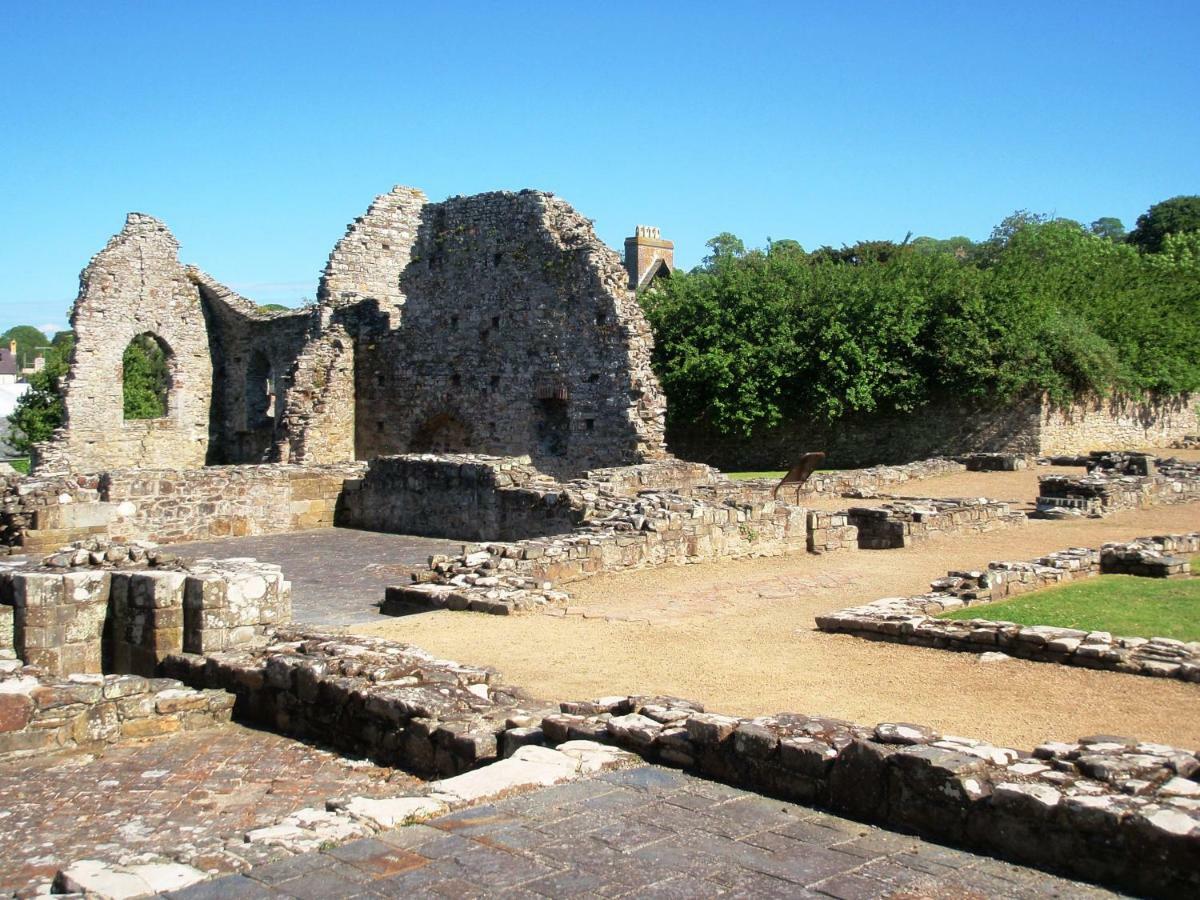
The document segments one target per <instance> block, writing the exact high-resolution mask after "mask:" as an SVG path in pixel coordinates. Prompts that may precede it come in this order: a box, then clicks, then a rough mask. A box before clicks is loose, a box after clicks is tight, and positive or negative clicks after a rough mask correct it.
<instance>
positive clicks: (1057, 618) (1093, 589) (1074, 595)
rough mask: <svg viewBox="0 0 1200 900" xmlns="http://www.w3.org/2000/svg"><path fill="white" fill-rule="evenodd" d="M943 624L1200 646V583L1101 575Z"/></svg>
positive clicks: (954, 615) (959, 613)
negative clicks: (986, 623) (1011, 626)
mask: <svg viewBox="0 0 1200 900" xmlns="http://www.w3.org/2000/svg"><path fill="white" fill-rule="evenodd" d="M1194 562H1195V560H1193V563H1194ZM939 618H942V619H959V620H962V619H993V620H1002V621H1005V622H1016V623H1018V624H1020V625H1055V626H1058V627H1060V628H1080V629H1083V630H1086V631H1107V632H1110V633H1111V634H1113V635H1116V636H1118V637H1146V638H1150V637H1169V638H1175V639H1176V640H1180V641H1200V578H1183V579H1178V580H1171V581H1168V580H1166V579H1162V578H1138V577H1135V576H1133V575H1101V576H1099V577H1097V578H1089V579H1088V580H1087V581H1081V582H1077V583H1075V584H1068V585H1063V586H1062V587H1053V588H1046V589H1044V590H1040V591H1034V592H1033V593H1031V594H1025V595H1023V596H1021V597H1016V598H1014V599H1012V600H1002V601H1000V602H999V603H988V604H986V605H983V606H970V607H966V608H965V609H956V610H953V611H952V612H947V613H942V614H941V616H939Z"/></svg>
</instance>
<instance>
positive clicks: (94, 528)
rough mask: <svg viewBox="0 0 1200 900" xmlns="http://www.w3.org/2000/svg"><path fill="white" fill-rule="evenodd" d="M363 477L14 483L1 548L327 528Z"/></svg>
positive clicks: (209, 471)
mask: <svg viewBox="0 0 1200 900" xmlns="http://www.w3.org/2000/svg"><path fill="white" fill-rule="evenodd" d="M362 470H363V465H362V464H361V463H343V464H341V465H337V466H281V465H262V466H208V467H206V468H202V469H189V470H186V471H182V472H180V471H177V470H174V469H113V470H111V471H107V472H102V473H99V474H95V475H87V476H83V475H73V476H60V477H55V478H50V479H42V478H37V477H28V478H13V479H10V480H9V483H6V484H5V485H4V486H3V487H4V493H3V495H2V496H0V540H3V541H4V542H5V544H6V545H8V546H12V547H17V546H19V547H21V549H22V550H23V551H25V552H50V551H52V550H56V549H58V548H59V547H61V546H63V545H64V544H68V543H71V542H72V541H81V540H87V539H93V538H99V539H104V540H108V539H119V540H125V541H134V540H150V541H154V542H156V543H160V544H168V543H177V542H179V541H202V540H209V539H211V538H218V537H238V536H242V535H249V534H276V533H279V532H287V531H298V530H302V529H306V528H321V527H328V526H330V525H332V524H333V521H334V514H335V512H336V509H337V505H338V501H339V499H340V498H341V495H342V492H343V489H344V485H345V483H346V481H347V480H351V481H353V480H354V479H357V478H358V477H359V476H360V475H361V474H362Z"/></svg>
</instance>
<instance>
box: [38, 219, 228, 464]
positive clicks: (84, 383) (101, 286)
mask: <svg viewBox="0 0 1200 900" xmlns="http://www.w3.org/2000/svg"><path fill="white" fill-rule="evenodd" d="M71 327H72V329H73V330H74V332H75V348H74V350H73V351H72V355H71V365H70V371H69V373H68V375H67V378H66V385H65V392H64V397H65V407H66V421H65V424H64V426H63V428H62V429H61V430H60V431H59V433H58V434H57V435H56V438H55V440H54V442H53V445H52V446H51V447H49V448H46V449H45V450H44V451H43V453H42V454H41V459H40V462H41V463H42V466H43V468H52V469H59V470H91V471H96V470H98V469H102V468H105V467H110V466H127V465H133V464H136V465H142V466H149V467H163V466H168V467H176V468H192V467H196V466H202V465H204V463H205V459H206V456H207V451H208V436H209V405H210V401H211V394H212V358H211V356H210V354H209V346H208V332H207V328H206V326H205V321H204V311H203V309H202V308H201V304H200V295H199V291H198V290H197V288H196V285H195V284H193V283H192V281H191V280H190V279H189V278H188V275H187V272H186V270H185V269H184V267H183V266H182V265H180V263H179V244H178V242H177V241H176V240H175V238H174V236H173V235H172V234H171V232H170V231H168V230H167V227H166V226H165V225H164V224H163V223H162V222H160V221H158V220H157V219H155V218H153V217H151V216H147V215H144V214H142V213H130V214H129V216H128V217H127V218H126V220H125V227H124V228H122V229H121V231H120V232H119V233H118V234H117V235H115V236H114V237H113V238H112V239H111V240H110V241H109V242H108V244H107V246H105V248H104V249H103V250H101V251H100V252H99V253H98V254H96V256H95V257H93V258H92V261H91V262H90V263H89V264H88V266H87V268H86V269H84V270H83V273H82V274H81V275H80V289H79V297H78V299H77V300H76V301H75V306H74V308H73V310H72V312H71ZM143 334H149V335H153V336H154V337H155V338H156V339H157V340H158V341H159V343H160V345H161V346H162V347H163V348H164V349H165V350H166V351H167V356H168V367H169V370H170V379H171V383H170V391H169V393H168V396H167V414H166V415H165V416H164V417H162V418H159V419H138V420H127V419H125V417H124V404H123V379H122V376H123V372H122V357H123V356H124V353H125V349H126V347H127V346H128V345H129V343H130V341H132V340H133V339H134V338H135V337H137V336H139V335H143Z"/></svg>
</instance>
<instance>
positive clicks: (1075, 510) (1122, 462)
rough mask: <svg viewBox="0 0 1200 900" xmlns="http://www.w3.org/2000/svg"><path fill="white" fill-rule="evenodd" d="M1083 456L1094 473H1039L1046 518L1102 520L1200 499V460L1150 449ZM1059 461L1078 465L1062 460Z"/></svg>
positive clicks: (1039, 512) (1042, 512) (1040, 499)
mask: <svg viewBox="0 0 1200 900" xmlns="http://www.w3.org/2000/svg"><path fill="white" fill-rule="evenodd" d="M1071 459H1072V460H1076V461H1077V460H1080V459H1081V460H1082V461H1083V462H1084V463H1085V464H1086V465H1087V467H1088V474H1087V475H1083V476H1073V475H1041V476H1039V477H1038V485H1039V487H1038V499H1037V511H1036V512H1035V513H1034V514H1035V515H1037V516H1040V517H1043V518H1072V517H1076V516H1090V517H1093V518H1099V517H1101V516H1105V515H1108V514H1109V513H1111V512H1113V511H1114V510H1118V509H1141V508H1146V507H1151V506H1159V505H1162V504H1165V503H1190V502H1196V501H1198V500H1200V463H1195V462H1185V461H1182V460H1178V459H1175V458H1168V459H1154V458H1153V457H1150V456H1149V455H1148V454H1144V453H1136V454H1135V453H1102V452H1099V451H1097V452H1095V453H1093V454H1092V455H1091V456H1089V457H1081V458H1071ZM1055 464H1056V465H1064V464H1076V463H1075V462H1070V461H1067V460H1062V459H1057V458H1056V460H1055Z"/></svg>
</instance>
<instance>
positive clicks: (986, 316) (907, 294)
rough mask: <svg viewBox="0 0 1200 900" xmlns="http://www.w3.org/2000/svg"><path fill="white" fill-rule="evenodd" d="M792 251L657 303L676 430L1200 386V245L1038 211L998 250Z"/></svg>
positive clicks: (919, 245) (762, 256) (664, 295)
mask: <svg viewBox="0 0 1200 900" xmlns="http://www.w3.org/2000/svg"><path fill="white" fill-rule="evenodd" d="M731 238H732V239H733V240H730V239H731ZM714 241H716V242H717V244H718V245H719V246H721V247H731V246H739V245H741V242H740V241H737V239H736V238H734V236H733V235H729V234H724V235H721V236H720V238H719V239H714ZM735 241H736V243H734V242H735ZM712 243H713V242H710V246H712ZM781 244H784V242H783V241H773V242H772V243H771V245H770V248H769V249H768V250H767V251H763V250H749V251H747V250H745V249H743V250H742V252H740V253H736V254H735V253H715V252H714V254H713V255H711V256H710V257H709V258H708V259H707V260H706V261H705V263H704V264H703V265H702V266H700V267H698V268H697V269H696V270H693V271H692V272H691V273H683V272H677V273H676V274H675V276H673V277H672V278H671V279H670V280H669V281H666V282H664V283H663V284H661V285H658V286H656V287H655V288H653V289H651V290H649V291H647V292H645V293H643V294H642V297H641V300H642V303H643V306H644V308H645V310H646V313H647V316H648V318H649V320H650V322H651V325H652V327H653V328H654V332H655V337H656V341H657V343H656V348H655V359H654V362H655V368H656V371H657V372H658V374H659V377H660V378H661V380H662V382H663V386H664V388H665V390H666V393H667V397H668V400H669V404H668V416H669V420H670V422H671V423H674V424H681V423H688V422H699V423H705V424H706V425H707V426H709V427H713V428H715V429H716V430H718V431H720V432H723V433H729V434H743V435H750V434H752V433H753V432H754V431H756V430H757V429H760V428H764V427H770V426H772V425H775V424H778V423H780V422H781V421H783V420H785V419H794V418H817V419H824V420H827V421H829V420H834V419H837V418H839V417H840V416H843V415H847V414H849V413H853V412H860V411H861V412H871V411H875V410H881V411H901V412H905V411H908V412H911V411H914V410H918V409H920V408H921V407H922V406H923V405H926V404H928V403H930V402H932V401H934V400H935V399H937V398H939V397H946V396H953V397H960V398H963V397H965V398H976V399H979V400H987V401H993V402H1001V401H1007V400H1011V399H1014V398H1016V397H1019V396H1022V395H1027V394H1030V393H1040V392H1047V393H1049V394H1050V395H1051V396H1052V397H1054V398H1056V399H1059V400H1065V399H1067V398H1069V397H1072V396H1075V395H1078V394H1082V393H1086V392H1099V393H1107V392H1110V391H1113V390H1123V391H1128V392H1132V393H1140V392H1147V391H1159V392H1168V393H1174V392H1181V391H1188V390H1196V389H1200V279H1198V278H1197V277H1196V275H1197V264H1198V263H1197V261H1198V260H1200V239H1197V240H1195V241H1192V240H1191V239H1190V238H1188V239H1183V238H1178V237H1176V238H1172V239H1171V242H1170V243H1169V244H1168V245H1167V246H1169V248H1170V252H1169V253H1168V252H1166V250H1165V248H1164V252H1162V253H1159V254H1154V255H1150V254H1142V253H1139V252H1138V251H1137V250H1136V249H1135V248H1134V247H1133V246H1131V245H1130V244H1126V243H1120V242H1114V241H1113V240H1112V238H1111V237H1110V236H1109V235H1108V234H1104V235H1101V234H1098V233H1096V230H1095V229H1094V228H1085V227H1084V226H1082V225H1080V224H1079V223H1078V222H1074V221H1071V220H1068V219H1055V218H1051V217H1048V216H1040V215H1035V214H1031V213H1027V212H1020V213H1017V214H1015V215H1014V216H1010V217H1009V218H1007V219H1005V221H1004V222H1002V223H1001V224H1000V225H999V226H997V228H996V229H995V230H994V231H993V233H992V236H991V237H990V238H989V240H988V241H986V242H983V243H981V244H972V243H971V242H970V241H967V240H966V239H953V240H952V241H950V242H947V244H945V245H939V244H937V243H936V242H934V241H933V240H932V239H926V240H922V239H920V238H918V239H916V240H914V241H911V242H902V243H899V244H897V243H895V242H891V241H864V242H860V243H859V244H856V245H854V246H852V247H843V248H841V249H837V250H835V249H833V248H829V247H822V248H820V249H818V250H816V251H814V252H813V253H811V254H806V253H804V252H803V251H800V252H796V249H795V248H797V247H798V246H799V245H795V246H794V247H793V244H794V242H787V244H786V245H785V246H786V247H787V248H788V250H789V252H777V250H776V247H778V246H779V245H781Z"/></svg>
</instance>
